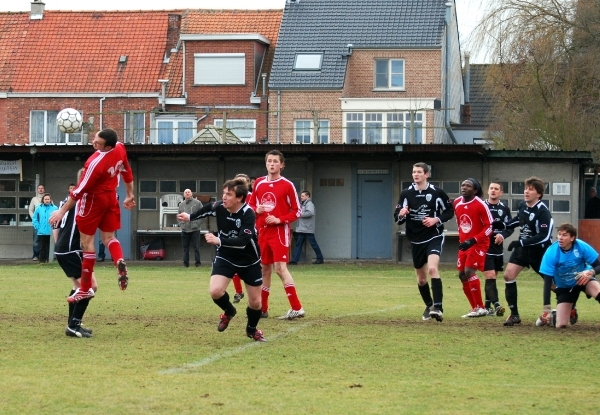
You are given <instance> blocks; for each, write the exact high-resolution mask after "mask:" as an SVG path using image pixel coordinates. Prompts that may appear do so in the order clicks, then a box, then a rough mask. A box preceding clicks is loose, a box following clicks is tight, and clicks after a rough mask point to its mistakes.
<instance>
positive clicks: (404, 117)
mask: <svg viewBox="0 0 600 415" xmlns="http://www.w3.org/2000/svg"><path fill="white" fill-rule="evenodd" d="M410 114H411V111H394V112H384V111H348V112H345V113H344V116H343V130H344V137H343V139H344V142H345V143H346V144H363V143H365V144H410ZM425 119H426V118H425V112H424V111H418V112H415V121H414V126H415V143H414V144H425V127H426V126H425ZM359 128H360V134H359V136H360V137H358V138H356V140H357V142H351V140H352V138H350V135H354V134H353V132H354V131H355V130H357V129H359ZM392 128H393V129H394V130H396V131H400V132H401V140H394V139H393V137H391V129H392ZM349 133H350V134H349ZM419 140H420V141H419Z"/></svg>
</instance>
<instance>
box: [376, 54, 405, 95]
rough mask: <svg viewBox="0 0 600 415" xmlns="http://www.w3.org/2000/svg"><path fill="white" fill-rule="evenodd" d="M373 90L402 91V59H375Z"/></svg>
mask: <svg viewBox="0 0 600 415" xmlns="http://www.w3.org/2000/svg"><path fill="white" fill-rule="evenodd" d="M375 88H380V89H404V59H376V60H375Z"/></svg>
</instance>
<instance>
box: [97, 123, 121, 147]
mask: <svg viewBox="0 0 600 415" xmlns="http://www.w3.org/2000/svg"><path fill="white" fill-rule="evenodd" d="M96 138H101V139H103V140H104V148H105V149H106V150H110V149H109V148H106V147H110V148H115V146H116V145H117V141H118V140H119V136H118V135H117V132H116V131H115V130H113V129H111V128H105V129H104V130H102V131H98V132H97V133H96V137H95V138H94V140H95V139H96Z"/></svg>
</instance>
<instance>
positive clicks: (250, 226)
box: [190, 200, 260, 267]
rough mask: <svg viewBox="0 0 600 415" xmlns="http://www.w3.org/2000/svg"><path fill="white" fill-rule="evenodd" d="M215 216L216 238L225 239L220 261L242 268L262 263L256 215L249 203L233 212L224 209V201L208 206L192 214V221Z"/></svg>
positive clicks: (219, 252) (219, 250)
mask: <svg viewBox="0 0 600 415" xmlns="http://www.w3.org/2000/svg"><path fill="white" fill-rule="evenodd" d="M207 216H215V217H216V218H217V229H218V231H217V232H216V233H215V235H216V236H217V237H218V238H219V239H220V240H221V245H219V246H217V255H216V257H217V258H221V259H223V260H225V261H228V262H230V263H231V264H233V265H235V266H238V267H245V266H249V265H254V264H256V263H258V262H260V250H259V248H258V240H257V237H256V228H255V225H256V215H255V214H254V211H253V210H252V209H251V208H250V206H248V205H247V204H245V203H244V204H243V205H242V207H241V208H240V210H238V211H237V212H235V213H230V212H229V211H228V210H227V209H225V208H224V207H223V201H221V200H219V201H217V202H214V203H207V204H205V205H204V206H203V207H202V208H200V209H199V210H197V211H196V212H194V213H192V214H191V215H190V220H195V219H200V218H205V217H207Z"/></svg>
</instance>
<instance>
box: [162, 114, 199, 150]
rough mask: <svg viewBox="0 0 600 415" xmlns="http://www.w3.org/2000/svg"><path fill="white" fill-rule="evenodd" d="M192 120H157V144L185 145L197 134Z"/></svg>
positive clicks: (194, 122)
mask: <svg viewBox="0 0 600 415" xmlns="http://www.w3.org/2000/svg"><path fill="white" fill-rule="evenodd" d="M195 125H196V121H195V120H192V119H189V118H188V119H164V118H161V119H157V120H156V127H157V144H184V143H185V142H186V141H188V140H189V139H191V138H192V137H193V136H194V134H196V128H195Z"/></svg>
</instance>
